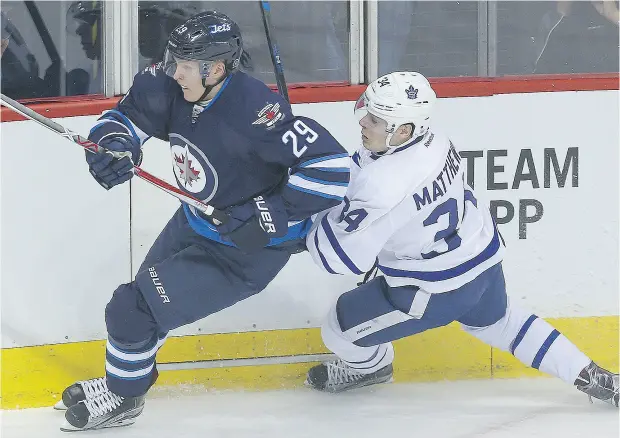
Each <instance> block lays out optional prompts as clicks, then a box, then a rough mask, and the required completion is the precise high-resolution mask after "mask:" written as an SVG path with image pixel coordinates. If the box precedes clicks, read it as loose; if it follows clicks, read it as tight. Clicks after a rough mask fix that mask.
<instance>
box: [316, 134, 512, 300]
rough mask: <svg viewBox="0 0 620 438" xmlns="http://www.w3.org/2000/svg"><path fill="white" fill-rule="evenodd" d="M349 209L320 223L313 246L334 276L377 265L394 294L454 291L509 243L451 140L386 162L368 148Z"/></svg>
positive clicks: (359, 159) (415, 145)
mask: <svg viewBox="0 0 620 438" xmlns="http://www.w3.org/2000/svg"><path fill="white" fill-rule="evenodd" d="M352 161H353V164H352V165H351V182H350V185H349V187H348V189H347V193H346V196H345V199H344V202H343V203H342V205H341V206H339V207H335V208H332V209H331V210H330V211H329V212H324V213H322V214H321V215H319V216H318V217H317V219H316V221H315V223H314V225H313V226H312V229H311V231H310V233H309V234H308V237H307V239H306V242H307V246H308V249H309V251H310V253H311V254H312V257H313V258H314V260H315V262H316V263H317V264H318V265H319V266H322V267H323V268H324V269H325V270H326V271H328V272H330V273H338V274H348V273H353V274H363V273H364V272H366V271H369V270H370V269H372V267H373V266H374V265H375V263H376V265H377V268H378V269H379V270H380V271H381V272H382V273H383V275H384V276H385V279H386V281H387V283H388V284H389V285H390V286H394V287H396V286H406V285H414V286H418V287H420V288H422V289H424V290H426V291H427V292H429V293H441V292H447V291H450V290H454V289H456V288H458V287H460V286H462V285H464V284H465V283H467V282H469V281H471V280H473V279H474V278H475V277H476V276H478V275H479V274H480V273H481V272H483V271H484V270H486V269H488V268H490V267H491V266H493V265H495V264H496V263H498V262H500V261H501V260H502V255H503V249H504V247H503V242H502V241H501V237H500V235H499V232H498V231H497V228H496V226H495V224H494V222H493V219H492V217H491V215H490V212H489V210H488V208H487V207H486V206H483V205H479V204H478V201H477V199H476V197H475V196H474V193H473V191H472V189H471V188H469V187H468V186H467V184H466V183H465V178H464V173H463V172H464V169H463V167H464V166H463V164H462V163H461V157H460V156H459V154H458V152H457V151H456V149H455V148H454V146H453V145H452V142H451V141H449V140H448V138H446V137H445V136H443V135H441V134H438V133H436V132H432V131H430V130H429V131H428V132H426V134H425V135H423V136H421V137H419V138H417V139H414V140H412V141H410V142H408V143H406V144H404V145H402V146H400V147H398V148H396V150H395V151H394V152H393V153H391V154H385V155H377V154H374V153H372V152H370V151H368V150H366V149H365V148H363V147H362V148H360V150H358V151H357V152H355V153H354V154H353V156H352Z"/></svg>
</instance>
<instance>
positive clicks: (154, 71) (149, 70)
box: [128, 62, 162, 94]
mask: <svg viewBox="0 0 620 438" xmlns="http://www.w3.org/2000/svg"><path fill="white" fill-rule="evenodd" d="M161 66H162V62H158V63H157V64H153V65H149V66H147V67H146V68H145V69H144V70H143V71H142V73H150V74H151V75H153V76H157V69H158V68H161ZM128 94H129V93H128Z"/></svg>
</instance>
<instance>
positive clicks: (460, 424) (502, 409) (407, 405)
mask: <svg viewBox="0 0 620 438" xmlns="http://www.w3.org/2000/svg"><path fill="white" fill-rule="evenodd" d="M619 419H620V416H619V411H618V409H616V408H614V407H612V406H610V405H607V404H604V403H600V402H595V403H594V404H590V403H589V401H588V398H587V396H586V395H585V394H582V393H581V392H579V391H577V390H576V389H575V388H572V387H570V386H569V385H566V384H564V383H562V382H560V381H559V380H555V379H550V378H546V379H543V378H539V379H522V380H494V381H486V380H482V381H478V380H475V381H474V380H471V381H461V382H434V383H422V384H421V383H418V384H401V383H392V384H387V385H377V386H374V387H368V388H362V389H358V390H354V391H349V392H345V393H341V394H323V393H320V392H317V391H312V390H310V389H306V388H303V389H297V390H282V391H270V392H232V391H231V392H226V391H225V392H207V393H205V392H203V393H202V394H196V393H195V392H193V393H191V394H190V395H188V394H187V393H183V394H175V395H170V393H165V392H162V391H161V390H159V391H158V390H155V391H154V392H153V393H152V394H149V398H148V399H147V402H146V406H145V410H144V413H143V414H142V415H141V416H140V417H139V418H138V420H137V421H136V423H135V424H134V425H132V426H128V427H124V428H113V429H105V430H102V431H91V432H80V433H77V434H76V433H73V434H69V435H67V433H66V432H61V431H60V430H59V425H60V424H61V423H62V420H63V413H62V412H58V411H54V410H52V409H51V408H45V409H29V410H21V411H4V412H3V413H2V426H1V429H0V430H1V432H2V434H1V435H2V438H56V437H63V438H79V437H90V436H92V437H97V438H106V437H115V438H125V437H131V438H164V437H165V438H185V437H187V438H190V437H191V438H202V437H204V438H222V437H223V438H228V437H230V438H246V437H247V438H250V437H251V438H262V437H265V438H305V437H308V438H310V437H311V438H317V437H320V438H325V437H329V438H331V437H334V438H378V437H381V438H384V437H390V438H400V437H403V438H404V437H406V438H474V437H476V438H477V437H485V438H486V437H492V438H517V437H518V438H529V437H545V438H572V437H575V438H577V437H579V438H582V437H583V438H612V437H613V438H618V436H619V434H620V422H619Z"/></svg>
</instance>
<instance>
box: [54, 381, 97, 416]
mask: <svg viewBox="0 0 620 438" xmlns="http://www.w3.org/2000/svg"><path fill="white" fill-rule="evenodd" d="M107 390H108V387H107V385H106V383H105V377H98V378H96V379H89V380H79V381H77V382H75V383H74V384H73V385H71V386H69V387H67V388H66V389H65V390H64V391H63V392H62V399H61V400H60V401H59V402H58V403H56V404H55V405H54V409H57V410H61V411H65V410H67V409H69V408H70V407H71V406H73V405H76V404H78V403H79V402H81V401H82V400H87V399H93V398H95V397H97V396H98V395H100V394H103V393H104V392H106V391H107Z"/></svg>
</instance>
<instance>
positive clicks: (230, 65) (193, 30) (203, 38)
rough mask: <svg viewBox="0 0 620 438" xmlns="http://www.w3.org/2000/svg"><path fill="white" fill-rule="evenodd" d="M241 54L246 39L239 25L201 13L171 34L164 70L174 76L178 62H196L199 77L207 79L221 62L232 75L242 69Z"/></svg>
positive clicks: (218, 15)
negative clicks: (242, 35) (212, 69)
mask: <svg viewBox="0 0 620 438" xmlns="http://www.w3.org/2000/svg"><path fill="white" fill-rule="evenodd" d="M242 54H243V40H242V38H241V30H240V29H239V26H238V25H237V23H235V22H234V21H233V20H231V19H230V18H228V17H227V16H226V15H224V14H222V13H220V12H215V11H207V12H202V13H200V14H197V15H195V16H193V17H191V18H190V19H189V20H187V21H186V22H185V23H183V24H181V25H180V26H177V27H176V28H175V29H174V30H173V31H172V33H171V34H170V38H169V39H168V45H167V47H166V52H165V54H164V71H165V72H166V74H167V75H168V76H174V73H175V71H176V64H177V60H184V61H197V62H198V64H199V70H200V75H201V76H202V77H203V78H207V77H208V76H209V73H210V71H211V67H212V65H213V63H214V62H216V61H222V62H223V63H224V65H225V66H226V72H227V73H228V74H230V73H232V72H234V71H236V70H237V69H238V68H239V63H240V59H241V55H242Z"/></svg>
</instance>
